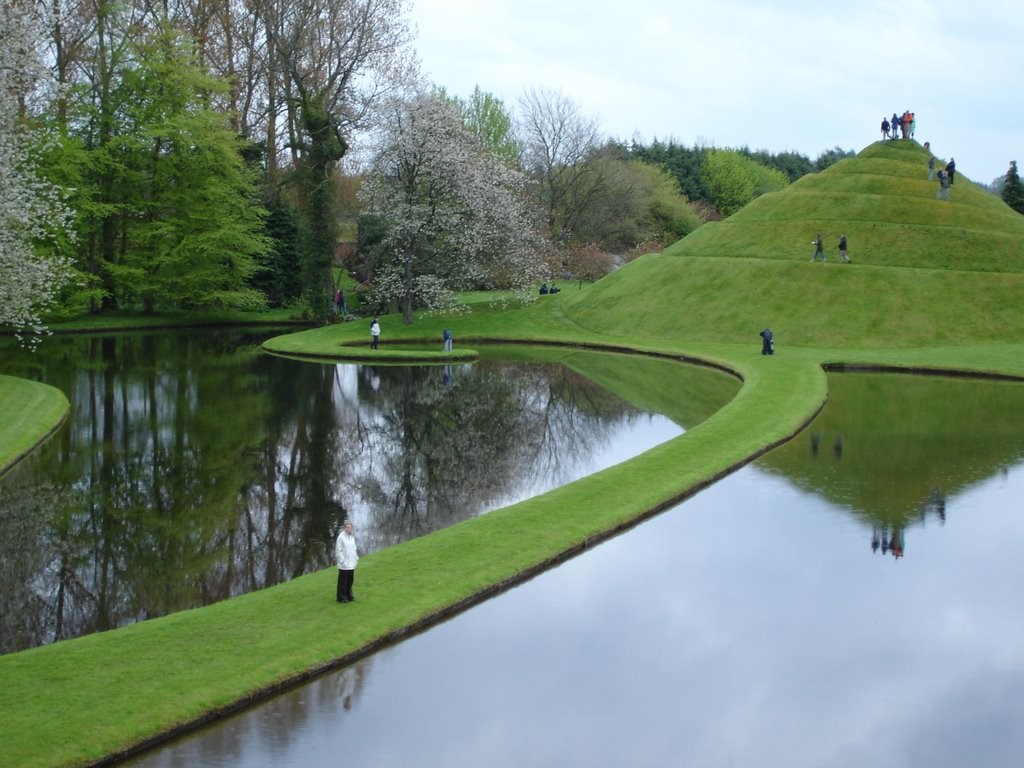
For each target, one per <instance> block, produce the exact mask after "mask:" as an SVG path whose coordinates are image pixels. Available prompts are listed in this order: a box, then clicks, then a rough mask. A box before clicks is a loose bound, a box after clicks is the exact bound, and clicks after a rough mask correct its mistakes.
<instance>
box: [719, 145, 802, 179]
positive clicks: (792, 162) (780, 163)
mask: <svg viewBox="0 0 1024 768" xmlns="http://www.w3.org/2000/svg"><path fill="white" fill-rule="evenodd" d="M738 151H739V153H740V154H741V155H743V156H744V157H749V158H750V159H751V160H753V161H754V162H756V163H758V164H759V165H763V166H764V167H765V168H774V169H775V170H777V171H782V172H783V173H784V174H786V178H787V179H789V180H790V181H791V182H793V181H796V180H797V179H799V178H800V177H801V176H806V175H807V174H808V173H812V172H813V171H815V170H819V171H820V170H822V169H821V168H817V167H816V165H817V164H816V163H811V161H810V160H809V159H808V158H807V156H806V155H801V154H800V153H799V152H780V153H779V154H777V155H773V154H772V153H770V152H769V151H768V150H767V149H759V150H757V151H751V150H750V149H748V148H747V147H741V148H740V149H739V150H738ZM819 161H821V158H819Z"/></svg>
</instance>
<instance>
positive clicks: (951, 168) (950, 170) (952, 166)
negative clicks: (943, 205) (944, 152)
mask: <svg viewBox="0 0 1024 768" xmlns="http://www.w3.org/2000/svg"><path fill="white" fill-rule="evenodd" d="M946 175H947V176H949V186H953V177H954V176H955V175H956V160H954V159H953V158H952V157H951V158H949V162H948V163H946Z"/></svg>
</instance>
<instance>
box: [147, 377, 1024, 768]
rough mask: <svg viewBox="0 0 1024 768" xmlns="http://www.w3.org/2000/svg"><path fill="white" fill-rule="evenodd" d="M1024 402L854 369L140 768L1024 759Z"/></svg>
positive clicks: (991, 386)
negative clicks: (690, 466)
mask: <svg viewBox="0 0 1024 768" xmlns="http://www.w3.org/2000/svg"><path fill="white" fill-rule="evenodd" d="M1022 414H1024V386H1021V385H1016V384H999V383H980V382H962V381H955V380H948V379H912V378H908V377H896V376H866V375H858V376H854V375H847V376H832V377H830V400H829V403H828V405H827V406H826V408H825V410H824V411H823V412H822V414H821V415H820V416H819V418H818V419H817V420H816V421H815V422H814V424H812V425H811V426H810V427H809V428H808V430H806V431H805V432H804V433H802V434H801V435H799V436H798V437H797V438H796V439H795V440H793V441H792V442H791V443H789V444H787V445H786V446H784V447H782V448H781V449H778V450H776V451H774V452H773V453H771V454H769V455H768V456H766V457H764V458H763V459H761V460H759V461H758V462H757V463H755V464H753V465H750V466H748V467H746V468H744V469H742V470H740V471H739V472H737V473H735V474H733V475H731V476H730V477H728V478H726V479H724V480H723V481H721V482H719V483H717V484H716V485H714V486H712V487H711V488H709V489H706V490H705V491H703V492H701V493H700V494H698V495H697V496H695V497H693V498H692V499H689V500H687V501H686V502H684V503H682V504H680V505H678V506H677V507H676V508H674V509H672V510H670V511H668V512H666V513H664V514H662V515H660V516H658V517H656V518H654V519H653V520H650V521H648V522H646V523H644V524H643V525H641V526H639V527H638V528H636V529H634V530H631V531H629V532H627V533H626V534H624V535H622V536H620V537H617V538H615V539H613V540H611V541H608V542H606V543H604V544H602V545H601V546H599V547H597V548H595V549H594V550H591V551H588V552H587V553H585V554H584V555H582V556H580V557H578V558H576V559H574V560H572V561H570V562H568V563H565V564H564V565H562V566H560V567H558V568H556V569H553V570H551V571H548V572H546V573H544V574H542V575H540V576H538V577H537V578H535V579H533V580H532V581H530V582H528V583H526V584H524V585H521V586H520V587H517V588H516V589H513V590H511V591H509V592H507V593H504V594H502V595H500V596H498V597H496V598H495V599H493V600H490V601H488V602H487V603H484V604H482V605H479V606H477V607H474V608H473V609H471V610H470V611H468V612H466V613H464V614H461V615H459V616H457V617H455V618H453V619H452V620H450V621H448V622H446V623H444V624H442V625H439V626H437V627H434V628H432V629H430V630H429V631H427V632H425V633H423V634H420V635H418V636H415V637H413V638H411V639H409V640H407V641H405V642H403V643H401V644H399V645H396V646H394V647H392V648H389V649H387V650H385V651H382V652H380V653H377V654H375V655H373V656H372V657H370V658H368V659H366V660H365V661H363V662H361V663H358V664H355V665H352V666H350V667H348V668H345V669H343V670H340V671H338V672H336V673H333V674H330V675H328V676H325V677H323V678H320V679H318V680H316V681H315V682H313V683H311V684H309V685H307V686H304V687H302V688H300V689H297V690H296V691H294V692H291V693H289V694H286V695H282V696H280V697H278V698H276V699H274V700H272V701H270V702H268V703H266V704H265V705H263V706H260V707H258V708H256V709H253V710H251V711H249V712H247V713H245V714H243V715H240V716H238V717H234V718H231V719H229V720H226V721H224V722H223V723H220V724H218V725H216V726H214V727H211V728H209V729H206V730H205V731H202V732H200V733H198V734H196V735H194V736H193V737H190V738H187V739H183V740H181V741H179V742H176V743H174V744H172V745H169V746H167V747H166V748H164V749H162V750H160V751H158V752H155V753H152V754H150V755H147V756H146V757H144V758H143V759H140V760H137V761H136V762H134V763H133V765H137V766H151V767H156V766H159V767H169V766H209V767H212V766H239V767H240V766H246V767H247V768H262V767H263V766H266V767H267V768H270V766H307V765H345V766H409V765H415V766H478V765H487V766H523V765H529V766H562V765H598V766H624V765H628V766H652V767H654V766H658V767H661V766H671V765H687V766H751V765H756V766H786V767H787V768H794V767H803V766H806V767H807V768H811V767H816V766H850V767H851V768H854V767H856V768H861V767H862V766H869V765H870V766H879V767H882V768H888V767H903V766H930V767H934V766H950V768H952V767H954V766H955V767H960V766H965V765H979V766H980V765H984V766H1014V765H1018V764H1019V762H1020V758H1021V755H1024V611H1022V610H1021V608H1020V587H1021V585H1022V584H1024V557H1021V553H1022V552H1024V503H1022V501H1021V499H1022V498H1024V424H1022V421H1021V420H1022ZM347 608H348V606H338V607H337V609H338V614H339V622H343V621H344V611H345V610H346V609H347ZM359 608H360V609H361V610H372V606H370V605H360V606H359Z"/></svg>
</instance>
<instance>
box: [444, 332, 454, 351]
mask: <svg viewBox="0 0 1024 768" xmlns="http://www.w3.org/2000/svg"><path fill="white" fill-rule="evenodd" d="M443 338H444V351H445V352H451V351H452V332H451V331H450V330H449V329H448V328H445V329H444V334H443Z"/></svg>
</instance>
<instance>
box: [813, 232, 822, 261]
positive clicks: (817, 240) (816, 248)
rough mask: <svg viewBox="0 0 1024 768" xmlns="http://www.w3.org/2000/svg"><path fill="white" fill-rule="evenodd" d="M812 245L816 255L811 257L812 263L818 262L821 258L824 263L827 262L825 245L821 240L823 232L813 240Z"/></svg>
mask: <svg viewBox="0 0 1024 768" xmlns="http://www.w3.org/2000/svg"><path fill="white" fill-rule="evenodd" d="M811 243H812V244H813V245H814V255H813V256H811V261H817V260H818V257H819V256H821V260H822V261H825V244H824V242H823V241H822V239H821V232H819V233H818V236H817V237H815V238H814V239H813V240H811Z"/></svg>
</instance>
